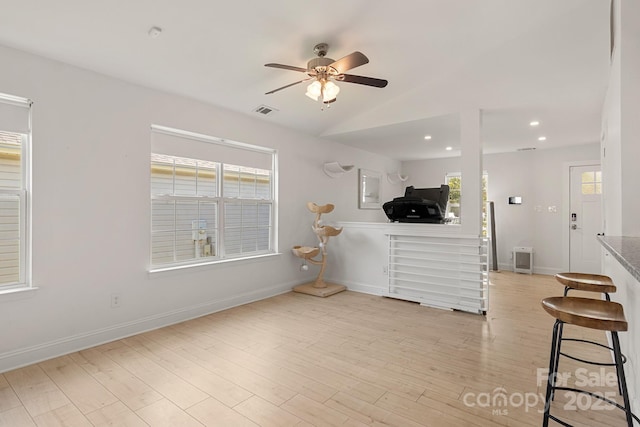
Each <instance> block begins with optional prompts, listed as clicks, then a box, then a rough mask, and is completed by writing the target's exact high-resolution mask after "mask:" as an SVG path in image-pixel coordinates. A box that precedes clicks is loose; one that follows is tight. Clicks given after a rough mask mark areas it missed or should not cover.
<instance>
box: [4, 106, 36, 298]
mask: <svg viewBox="0 0 640 427" xmlns="http://www.w3.org/2000/svg"><path fill="white" fill-rule="evenodd" d="M30 107H31V102H30V101H29V100H27V99H23V98H17V97H13V96H9V95H4V94H0V290H3V289H6V288H13V287H26V286H29V285H28V267H27V264H28V253H29V240H28V238H27V235H28V229H27V228H28V203H27V199H28V193H27V191H28V190H29V171H28V167H29V164H30V162H29V142H30V126H31V124H30Z"/></svg>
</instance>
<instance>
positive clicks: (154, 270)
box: [149, 252, 282, 274]
mask: <svg viewBox="0 0 640 427" xmlns="http://www.w3.org/2000/svg"><path fill="white" fill-rule="evenodd" d="M280 255H282V253H281V252H274V253H270V254H261V255H254V256H248V257H242V258H227V259H218V260H215V261H208V262H202V263H198V264H187V265H173V266H169V267H156V268H151V269H149V274H156V273H163V272H168V271H176V270H184V269H189V268H198V267H208V266H212V265H219V264H228V263H234V262H242V261H255V260H261V259H265V258H271V257H275V256H280Z"/></svg>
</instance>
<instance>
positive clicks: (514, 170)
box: [402, 143, 600, 274]
mask: <svg viewBox="0 0 640 427" xmlns="http://www.w3.org/2000/svg"><path fill="white" fill-rule="evenodd" d="M599 157H600V155H599V145H598V144H597V143H594V144H588V145H579V146H572V147H567V148H558V149H544V150H536V151H522V152H513V153H503V154H489V155H485V156H484V157H483V169H484V171H486V172H487V173H488V175H489V181H488V199H489V200H490V201H494V202H495V209H496V242H497V249H498V266H499V268H500V269H503V270H510V269H511V268H512V259H511V251H512V249H513V247H514V246H532V247H533V248H534V251H535V253H534V272H536V273H541V274H554V273H556V272H559V271H561V270H564V269H565V268H566V267H564V266H563V265H562V260H563V256H564V254H563V242H562V231H563V225H562V224H563V218H562V211H563V202H564V201H563V188H562V186H563V170H564V169H565V168H566V163H568V162H574V161H586V160H596V161H597V160H598V159H599ZM402 170H403V173H406V174H407V175H409V180H408V181H407V182H406V183H405V184H406V185H413V186H415V187H416V188H422V187H434V186H439V185H440V184H442V183H444V176H445V174H446V173H447V172H458V171H459V170H460V158H448V159H436V160H427V161H410V162H403V165H402ZM462 187H463V192H464V180H463V183H462ZM509 196H522V200H523V203H522V205H509V204H508V202H507V201H508V198H509ZM552 206H555V207H556V212H555V213H551V212H549V207H552ZM536 207H539V208H538V209H537V210H536ZM462 209H463V210H464V206H462Z"/></svg>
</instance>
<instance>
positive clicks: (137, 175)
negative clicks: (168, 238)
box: [0, 47, 401, 372]
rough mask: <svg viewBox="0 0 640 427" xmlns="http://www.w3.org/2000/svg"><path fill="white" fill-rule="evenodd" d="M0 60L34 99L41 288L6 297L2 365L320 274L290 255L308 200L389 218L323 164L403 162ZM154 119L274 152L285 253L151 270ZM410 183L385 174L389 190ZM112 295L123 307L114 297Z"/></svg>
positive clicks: (351, 178)
mask: <svg viewBox="0 0 640 427" xmlns="http://www.w3.org/2000/svg"><path fill="white" fill-rule="evenodd" d="M0 62H1V63H2V64H11V66H9V67H7V66H3V67H0V92H4V93H9V94H13V95H18V96H23V97H28V98H31V99H32V100H33V101H34V108H33V279H34V284H35V286H37V287H39V289H38V290H36V291H33V292H28V293H22V294H20V295H18V294H13V295H0V324H2V325H3V331H2V339H1V340H0V372H2V371H5V370H7V369H10V368H13V367H16V366H19V365H24V364H28V363H31V362H33V361H35V360H39V359H43V358H48V357H51V356H54V355H56V354H61V353H66V352H68V351H72V350H75V349H77V348H80V347H85V346H89V345H93V344H96V343H99V342H102V341H109V340H112V339H114V338H118V337H121V336H124V335H127V334H132V333H135V332H138V331H141V330H144V329H148V328H154V327H157V326H160V325H163V324H167V323H171V322H176V321H179V320H181V319H185V318H189V317H193V316H197V315H200V314H203V313H207V312H211V311H215V310H219V309H223V308H226V307H230V306H233V305H237V304H241V303H244V302H247V301H250V300H254V299H259V298H263V297H266V296H269V295H274V294H277V293H279V292H284V291H287V290H289V289H290V288H291V286H293V285H294V284H298V283H302V282H305V281H307V280H310V278H311V277H314V275H315V272H313V271H309V272H305V273H303V272H300V270H299V269H298V266H299V263H298V260H297V259H296V258H295V257H293V255H291V253H290V248H291V247H292V246H293V245H294V244H310V243H313V242H314V239H315V236H314V235H313V234H312V233H311V227H310V224H311V222H312V221H313V215H312V214H311V213H310V212H308V211H307V209H306V202H307V201H314V202H316V203H319V204H324V203H329V202H331V203H334V204H335V205H336V209H335V211H334V212H333V213H332V214H331V215H329V216H328V217H327V220H336V221H338V220H341V221H384V220H385V216H384V213H383V212H382V210H379V211H377V210H358V208H357V194H358V187H357V172H356V171H354V172H351V173H350V174H347V175H345V176H343V177H342V178H340V179H332V178H329V177H327V176H326V175H325V174H324V173H323V171H322V164H323V163H324V162H327V161H339V162H341V163H343V164H355V165H356V168H358V167H362V168H367V169H372V170H377V171H380V172H391V171H395V170H398V168H399V163H398V162H396V161H393V160H390V159H387V158H383V157H380V156H376V155H373V154H369V153H366V152H363V151H360V150H356V149H350V148H347V147H344V146H341V145H339V144H334V143H331V142H327V141H325V140H319V139H316V138H311V137H308V136H305V135H302V134H299V133H295V132H292V131H289V130H286V129H284V128H281V127H277V126H274V125H271V124H269V123H268V120H266V121H265V120H260V119H253V118H250V117H247V116H244V115H240V114H237V113H233V112H230V111H227V110H224V109H221V108H217V107H214V106H210V105H206V104H203V103H200V102H196V101H193V100H190V99H185V98H181V97H178V96H174V95H170V94H167V93H162V92H158V91H154V90H150V89H146V88H143V87H140V86H136V85H133V84H128V83H125V82H122V81H119V80H116V79H113V78H109V77H106V76H103V75H100V74H96V73H92V72H88V71H85V70H82V69H78V68H75V67H71V66H68V65H65V64H62V63H58V62H54V61H51V60H48V59H45V58H41V57H37V56H33V55H30V54H26V53H23V52H19V51H16V50H13V49H9V48H5V47H0ZM300 102H305V100H304V97H301V99H300ZM318 114H320V112H318ZM151 124H160V125H165V126H170V127H174V128H179V129H185V130H190V131H194V132H198V133H203V134H208V135H212V136H217V137H222V138H228V139H232V140H236V141H242V142H246V143H250V144H255V145H263V146H267V147H272V148H276V149H278V150H279V155H280V158H279V162H280V176H279V188H278V190H279V194H280V202H279V212H280V232H279V240H280V250H281V252H282V255H279V256H274V257H270V258H265V259H262V260H260V261H248V262H247V261H244V262H234V263H226V264H224V265H217V266H209V267H199V268H193V269H188V270H182V271H174V272H166V273H156V274H153V275H150V274H149V273H148V272H147V269H148V265H149V229H150V212H149V209H150V196H149V191H150V190H149V152H150V126H151ZM400 187H401V186H400V185H398V186H392V185H391V184H389V183H388V182H386V181H383V183H382V191H381V196H382V198H383V199H390V198H392V197H393V196H395V195H396V194H397V193H398V192H399V191H400V190H399V188H400ZM329 269H330V267H329ZM113 293H119V294H120V296H121V301H122V305H121V307H120V308H116V309H112V308H111V307H110V298H111V294H113Z"/></svg>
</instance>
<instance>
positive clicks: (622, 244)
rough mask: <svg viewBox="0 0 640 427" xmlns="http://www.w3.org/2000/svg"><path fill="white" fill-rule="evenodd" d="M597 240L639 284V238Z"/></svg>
mask: <svg viewBox="0 0 640 427" xmlns="http://www.w3.org/2000/svg"><path fill="white" fill-rule="evenodd" d="M598 240H600V243H602V245H603V246H604V247H605V249H607V250H608V251H609V252H611V255H613V256H614V257H615V259H617V260H618V261H619V262H620V264H622V266H623V267H624V268H626V269H627V270H628V271H629V273H631V275H632V276H633V277H635V278H636V280H638V281H639V282H640V237H624V236H598Z"/></svg>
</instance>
